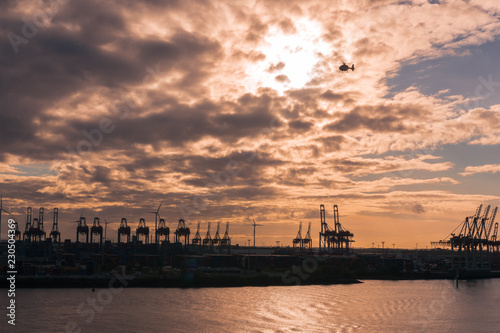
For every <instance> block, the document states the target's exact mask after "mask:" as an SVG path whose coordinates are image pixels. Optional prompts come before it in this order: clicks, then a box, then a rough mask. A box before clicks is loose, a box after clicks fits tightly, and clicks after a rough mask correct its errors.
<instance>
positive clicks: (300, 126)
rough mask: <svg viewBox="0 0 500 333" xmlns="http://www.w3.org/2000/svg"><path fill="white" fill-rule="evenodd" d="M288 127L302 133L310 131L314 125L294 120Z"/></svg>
mask: <svg viewBox="0 0 500 333" xmlns="http://www.w3.org/2000/svg"><path fill="white" fill-rule="evenodd" d="M288 126H289V127H290V128H292V129H294V130H296V131H299V132H302V131H308V130H309V129H310V128H311V127H312V126H313V123H311V122H308V121H302V120H293V121H290V122H289V123H288Z"/></svg>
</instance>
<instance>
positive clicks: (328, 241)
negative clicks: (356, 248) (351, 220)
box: [319, 205, 354, 255]
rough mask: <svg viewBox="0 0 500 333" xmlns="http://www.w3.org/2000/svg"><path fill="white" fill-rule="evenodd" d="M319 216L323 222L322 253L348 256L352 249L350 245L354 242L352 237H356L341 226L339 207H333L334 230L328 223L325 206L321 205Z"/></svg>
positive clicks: (320, 236)
mask: <svg viewBox="0 0 500 333" xmlns="http://www.w3.org/2000/svg"><path fill="white" fill-rule="evenodd" d="M319 214H320V220H321V231H320V233H319V250H320V252H323V253H334V254H344V255H348V254H349V248H350V245H349V244H350V243H352V242H354V240H352V239H351V237H353V236H354V235H353V234H352V233H351V232H350V231H349V230H346V229H344V227H342V225H341V224H340V219H339V208H338V206H337V205H334V206H333V220H334V223H335V225H334V229H333V230H332V229H330V227H329V226H328V224H327V223H326V214H325V206H324V205H320V209H319Z"/></svg>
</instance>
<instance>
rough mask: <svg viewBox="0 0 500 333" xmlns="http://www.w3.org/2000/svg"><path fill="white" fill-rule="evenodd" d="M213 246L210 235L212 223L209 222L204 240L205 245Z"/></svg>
mask: <svg viewBox="0 0 500 333" xmlns="http://www.w3.org/2000/svg"><path fill="white" fill-rule="evenodd" d="M210 244H212V236H211V235H210V222H208V228H207V233H206V234H205V238H203V245H210Z"/></svg>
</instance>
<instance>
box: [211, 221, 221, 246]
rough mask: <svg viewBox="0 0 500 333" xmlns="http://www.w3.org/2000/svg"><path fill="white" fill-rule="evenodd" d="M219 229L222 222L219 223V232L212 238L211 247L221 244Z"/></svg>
mask: <svg viewBox="0 0 500 333" xmlns="http://www.w3.org/2000/svg"><path fill="white" fill-rule="evenodd" d="M219 228H220V222H217V232H216V233H215V236H214V238H212V241H211V242H210V245H213V246H217V245H219V242H220V235H219Z"/></svg>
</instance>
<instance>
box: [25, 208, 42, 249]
mask: <svg viewBox="0 0 500 333" xmlns="http://www.w3.org/2000/svg"><path fill="white" fill-rule="evenodd" d="M43 213H44V210H43V207H40V209H39V210H38V218H35V219H33V221H32V220H31V218H32V214H33V212H32V209H31V207H28V211H27V218H26V229H25V231H24V239H25V240H28V241H30V242H32V241H39V242H41V241H42V240H45V238H46V234H45V231H44V230H43Z"/></svg>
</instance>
